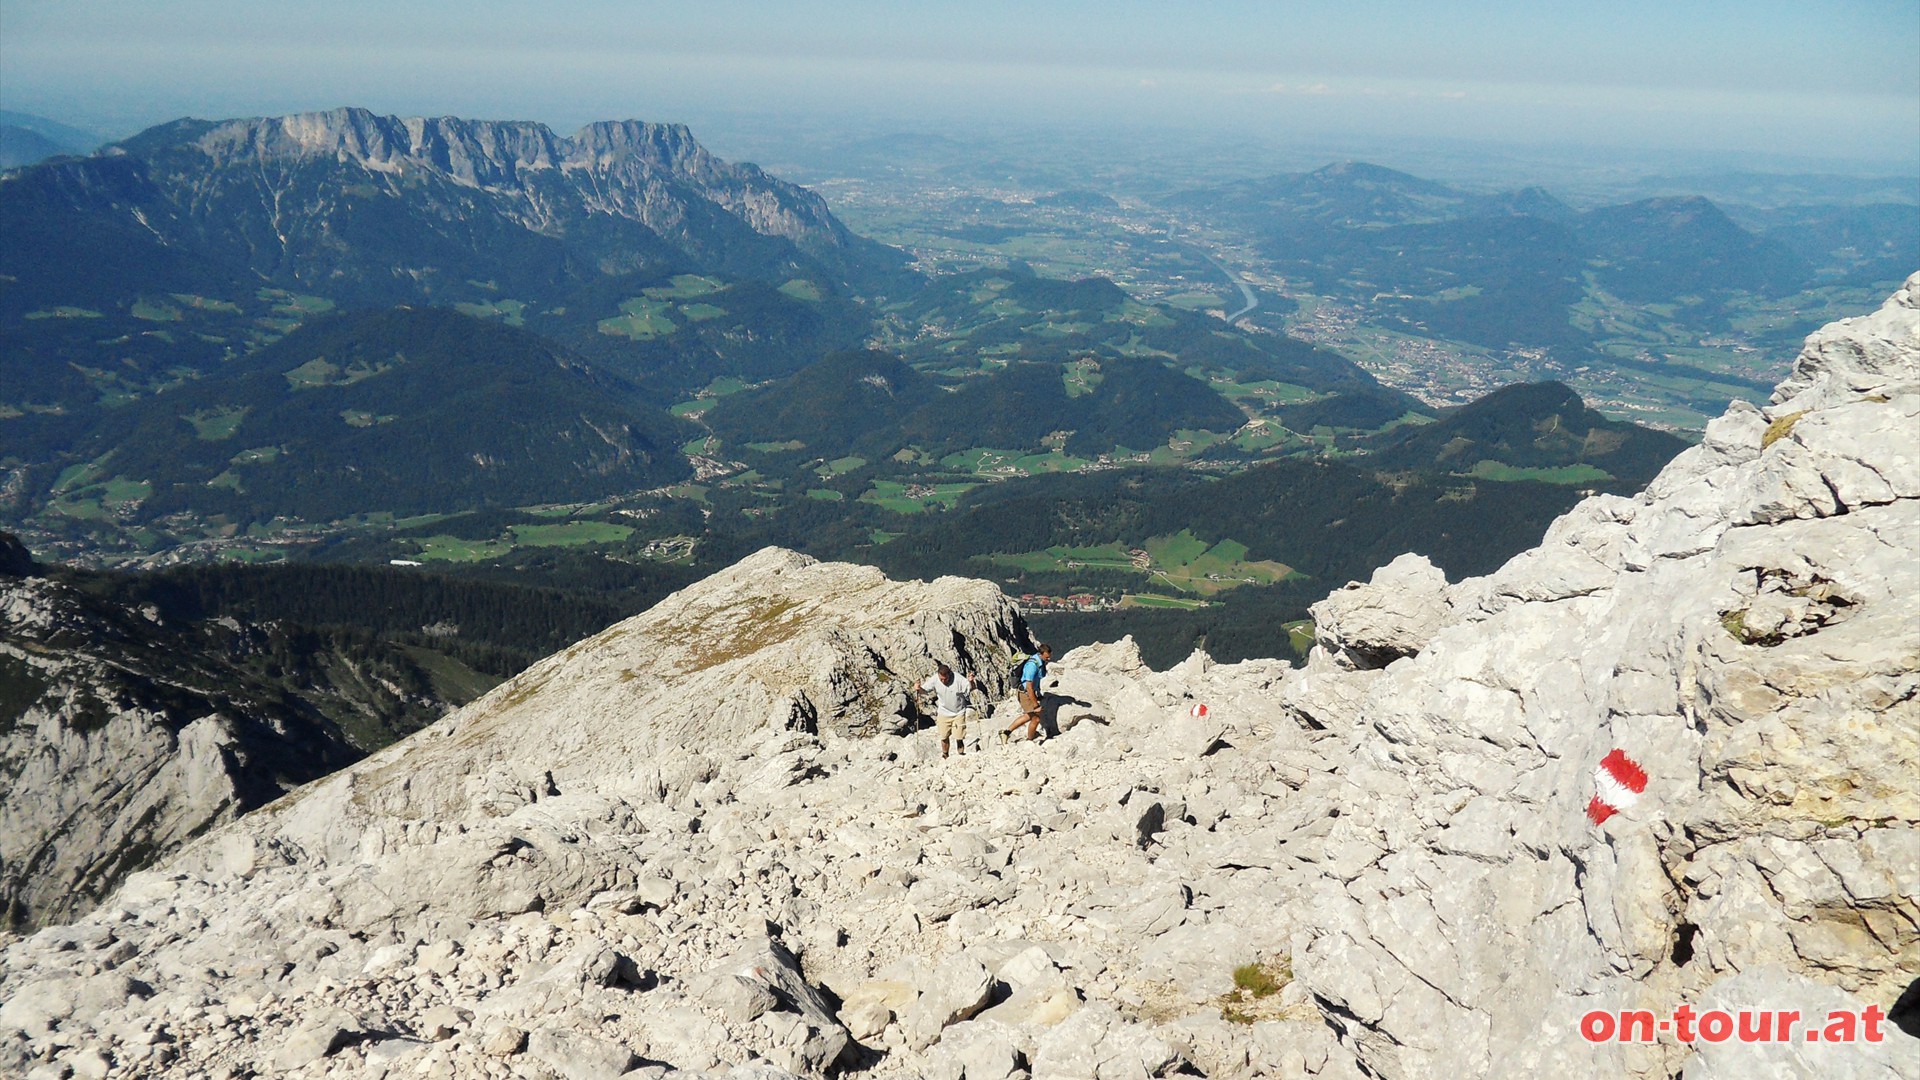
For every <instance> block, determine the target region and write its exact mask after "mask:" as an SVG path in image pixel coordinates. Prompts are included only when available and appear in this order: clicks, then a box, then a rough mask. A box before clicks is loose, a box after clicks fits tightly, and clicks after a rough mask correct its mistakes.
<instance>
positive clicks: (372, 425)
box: [81, 309, 692, 521]
mask: <svg viewBox="0 0 1920 1080" xmlns="http://www.w3.org/2000/svg"><path fill="white" fill-rule="evenodd" d="M691 434H692V429H691V428H690V427H689V426H687V425H685V424H684V423H683V422H682V421H679V420H676V419H674V418H673V417H670V416H668V415H667V414H666V413H665V412H664V411H663V410H661V409H659V408H658V407H656V406H653V405H650V404H648V403H647V402H646V399H645V397H644V395H643V394H642V393H641V391H640V390H639V389H638V388H637V387H635V386H633V385H632V384H630V383H627V382H625V381H624V380H621V379H618V378H616V377H613V376H610V375H608V374H606V373H605V372H603V371H600V370H596V369H594V368H592V367H590V366H588V365H586V364H583V363H581V362H580V361H578V360H576V359H574V358H571V357H569V356H568V355H567V354H566V353H564V352H562V351H560V350H558V349H556V348H554V347H553V346H552V345H550V344H548V343H547V342H545V341H543V340H542V339H540V338H538V337H535V336H534V335H532V334H529V333H526V332H525V331H520V330H515V329H512V328H510V327H506V326H501V325H497V324H494V323H490V322H485V321H481V320H477V319H473V318H470V317H467V316H464V315H460V314H457V313H455V312H450V311H443V310H432V309H429V310H424V311H412V310H406V309H399V310H394V311H385V312H374V313H366V314H354V315H337V316H331V317H328V318H324V319H321V320H318V321H316V322H314V323H312V324H309V325H307V326H305V327H302V328H301V329H300V330H298V331H296V332H294V333H293V334H291V335H289V336H288V337H287V338H285V339H284V340H282V341H280V342H278V343H276V344H274V345H272V346H269V347H268V348H266V349H263V350H261V351H260V352H258V353H255V354H254V355H252V356H249V357H246V358H244V359H241V360H236V361H234V362H233V363H232V364H231V365H229V367H228V368H227V369H226V370H224V371H223V372H222V373H221V375H220V377H219V378H216V379H206V380H201V381H197V382H194V383H190V384H188V385H185V386H182V387H179V388H177V389H174V390H171V391H169V392H167V393H164V394H160V395H157V396H154V397H151V398H145V399H142V400H140V401H138V402H135V403H132V404H129V405H127V406H124V407H122V408H121V409H120V410H118V412H117V414H116V415H115V416H114V417H113V420H112V422H111V423H109V424H106V425H103V427H102V428H101V430H98V431H96V432H94V433H93V434H92V435H91V437H90V438H89V440H88V441H87V442H86V443H84V444H83V447H84V449H83V450H82V451H81V453H82V456H83V458H84V459H85V460H89V461H91V462H93V463H94V464H93V465H91V466H90V469H91V471H92V472H93V473H94V474H95V475H96V476H97V477H99V478H102V479H104V478H106V477H117V478H119V480H120V481H121V482H122V483H124V484H131V485H146V487H147V489H148V491H147V493H146V494H145V495H144V499H145V501H146V502H147V504H148V509H149V511H150V512H151V513H155V514H166V513H172V512H178V511H191V512H195V513H199V514H219V513H228V514H232V515H234V516H236V517H238V518H241V519H243V520H244V519H252V518H258V517H261V516H271V515H287V516H290V517H298V518H302V519H306V520H317V521H325V520H329V519H332V518H337V517H344V516H347V515H351V514H355V513H365V512H369V511H375V510H382V511H391V512H395V513H402V514H411V513H425V512H432V511H445V510H454V509H463V508H468V507H474V506H480V505H489V504H491V505H502V504H504V505H516V504H521V503H527V502H544V501H560V500H569V499H591V498H595V497H598V496H601V495H606V494H610V493H612V492H615V491H622V490H630V489H632V488H635V487H646V486H652V485H656V484H661V483H668V482H671V481H673V480H676V479H678V478H680V477H682V476H684V475H686V474H687V465H686V462H685V460H684V459H683V458H682V457H681V456H680V454H679V446H680V444H681V443H682V442H684V441H685V440H686V438H687V437H688V436H689V435H691Z"/></svg>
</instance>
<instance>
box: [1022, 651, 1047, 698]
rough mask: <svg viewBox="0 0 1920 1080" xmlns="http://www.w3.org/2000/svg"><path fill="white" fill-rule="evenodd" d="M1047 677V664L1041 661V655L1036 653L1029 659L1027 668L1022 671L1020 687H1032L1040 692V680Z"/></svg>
mask: <svg viewBox="0 0 1920 1080" xmlns="http://www.w3.org/2000/svg"><path fill="white" fill-rule="evenodd" d="M1046 677H1047V662H1046V661H1045V660H1042V659H1040V654H1039V653H1035V654H1033V655H1032V656H1029V657H1027V663H1026V666H1025V667H1022V668H1021V669H1020V685H1021V686H1032V687H1033V688H1034V689H1035V690H1038V689H1039V688H1040V680H1041V679H1044V678H1046Z"/></svg>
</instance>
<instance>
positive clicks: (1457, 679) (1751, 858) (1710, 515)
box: [1284, 276, 1920, 1080]
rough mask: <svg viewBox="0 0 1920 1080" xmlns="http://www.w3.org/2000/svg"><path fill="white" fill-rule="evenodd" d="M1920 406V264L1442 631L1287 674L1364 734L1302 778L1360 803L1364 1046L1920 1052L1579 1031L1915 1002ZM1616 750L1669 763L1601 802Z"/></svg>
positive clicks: (1306, 937)
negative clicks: (1697, 440)
mask: <svg viewBox="0 0 1920 1080" xmlns="http://www.w3.org/2000/svg"><path fill="white" fill-rule="evenodd" d="M1916 431H1920V276H1916V277H1915V278H1913V279H1910V280H1909V281H1908V283H1907V285H1906V287H1905V288H1904V289H1902V290H1901V292H1900V293H1898V294H1897V295H1896V296H1894V297H1893V299H1892V300H1890V301H1889V302H1888V303H1887V305H1886V306H1885V307H1884V308H1883V309H1881V310H1880V311H1879V312H1877V313H1875V314H1873V315H1871V316H1867V317H1864V318H1861V319H1854V320H1848V321H1846V322H1842V323H1838V324H1835V325H1833V326H1830V327H1828V328H1826V329H1825V330H1822V331H1820V332H1819V333H1817V334H1815V335H1813V337H1811V338H1810V339H1809V341H1808V344H1807V348H1806V351H1805V352H1804V353H1803V354H1802V355H1801V358H1800V360H1799V362H1798V363H1797V364H1796V365H1795V368H1794V373H1793V375H1792V377H1791V378H1789V379H1788V381H1787V382H1786V383H1784V384H1783V385H1782V387H1781V390H1780V392H1779V394H1777V395H1776V397H1775V401H1774V404H1773V405H1771V406H1770V407H1769V408H1768V409H1766V410H1764V411H1762V410H1759V409H1755V408H1753V407H1751V406H1748V405H1745V404H1738V403H1737V404H1736V405H1735V406H1734V407H1733V408H1731V409H1730V410H1729V411H1728V412H1727V414H1726V415H1725V416H1723V417H1722V418H1721V419H1719V420H1718V421H1716V422H1715V423H1714V424H1713V425H1711V426H1710V427H1709V428H1708V431H1707V436H1706V439H1705V441H1704V443H1703V444H1702V445H1701V446H1699V447H1697V448H1695V449H1692V450H1689V451H1687V452H1686V453H1684V454H1682V455H1681V456H1680V457H1679V458H1677V459H1676V460H1675V461H1674V462H1673V463H1672V464H1671V465H1669V466H1668V467H1667V469H1666V470H1664V471H1663V472H1662V473H1661V474H1660V476H1659V477H1658V478H1657V479H1656V480H1655V481H1654V482H1653V484H1652V485H1651V486H1650V487H1649V488H1648V490H1647V491H1646V492H1645V493H1644V494H1642V495H1641V496H1639V497H1638V498H1635V499H1625V498H1618V497H1611V496H1601V497H1598V498H1593V499H1589V500H1587V501H1586V502H1584V503H1582V504H1580V506H1578V507H1577V508H1576V509H1575V510H1574V511H1573V512H1572V513H1570V514H1568V515H1567V516H1566V517H1564V518H1562V519H1561V520H1560V521H1558V522H1556V523H1555V525H1554V526H1553V527H1552V528H1551V529H1550V530H1549V531H1548V534H1547V536H1546V538H1545V539H1544V541H1543V542H1542V543H1541V545H1540V546H1539V547H1538V548H1536V549H1535V550H1533V551H1530V552H1527V553H1525V554H1523V555H1521V556H1519V557H1517V558H1515V559H1514V560H1513V561H1512V562H1510V563H1509V564H1508V565H1507V566H1505V567H1503V568H1502V569H1501V570H1500V571H1499V572H1497V573H1495V574H1492V575H1490V576H1488V577H1486V578H1482V579H1477V580H1471V581H1466V582H1462V583H1461V584H1459V585H1456V586H1454V587H1453V588H1452V589H1450V590H1448V593H1447V596H1446V604H1447V605H1448V606H1449V607H1450V608H1451V609H1452V612H1453V614H1452V616H1451V617H1450V619H1449V620H1448V622H1447V624H1446V625H1445V626H1443V627H1442V628H1441V629H1440V630H1439V631H1438V632H1437V633H1434V634H1432V635H1431V640H1430V641H1428V642H1427V643H1426V645H1425V646H1424V647H1423V648H1421V649H1420V650H1419V653H1418V655H1417V656H1413V657H1412V658H1410V659H1406V660H1403V661H1401V662H1399V663H1395V664H1393V665H1391V666H1389V667H1387V668H1386V669H1385V670H1380V671H1358V672H1354V671H1348V670H1344V669H1343V668H1342V667H1341V666H1340V665H1338V664H1336V663H1334V662H1333V661H1334V657H1333V655H1332V654H1331V653H1325V654H1322V655H1317V656H1316V657H1315V658H1314V660H1313V661H1312V662H1310V663H1309V665H1308V674H1307V675H1306V676H1305V677H1303V678H1301V679H1299V680H1297V681H1295V682H1294V683H1292V684H1291V685H1290V686H1289V687H1288V688H1287V690H1286V691H1285V694H1284V696H1285V697H1286V699H1287V700H1288V702H1289V705H1290V707H1291V708H1292V709H1293V710H1294V711H1295V712H1296V713H1297V714H1298V715H1299V716H1301V717H1302V718H1303V719H1310V721H1311V722H1312V723H1313V724H1315V725H1317V726H1320V727H1324V728H1326V729H1327V730H1329V731H1332V732H1336V733H1339V734H1340V735H1341V736H1342V737H1343V739H1342V741H1343V742H1344V744H1345V745H1344V746H1343V753H1344V757H1343V758H1342V759H1341V760H1339V761H1338V762H1337V763H1336V765H1335V767H1334V768H1333V770H1332V771H1331V773H1330V774H1329V775H1328V776H1326V777H1324V778H1316V780H1315V781H1313V782H1310V783H1309V784H1308V785H1306V787H1305V788H1304V789H1303V791H1302V795H1303V796H1306V797H1312V798H1317V799H1319V800H1322V801H1324V802H1326V803H1328V804H1331V805H1338V806H1341V807H1344V808H1346V812H1345V813H1343V814H1342V815H1341V817H1340V819H1339V821H1338V823H1337V824H1336V826H1335V827H1334V828H1333V829H1332V830H1330V832H1329V834H1328V838H1327V839H1328V844H1329V850H1330V851H1331V852H1336V853H1339V854H1338V855H1337V856H1336V857H1335V858H1334V859H1332V860H1331V861H1330V864H1329V866H1328V867H1327V872H1326V873H1325V874H1324V875H1323V876H1322V877H1321V878H1320V879H1319V880H1318V881H1315V882H1311V883H1309V884H1307V885H1306V886H1305V895H1306V897H1307V902H1306V904H1305V905H1304V906H1303V908H1302V909H1300V910H1298V911H1296V912H1295V917H1296V918H1297V920H1298V925H1299V931H1298V934H1297V936H1296V939H1295V949H1294V962H1295V970H1296V971H1297V972H1298V973H1299V975H1300V978H1301V980H1302V981H1303V982H1305V983H1306V984H1307V985H1308V986H1309V987H1310V988H1311V990H1312V992H1313V994H1314V996H1315V999H1316V1000H1317V1001H1318V1002H1319V1003H1320V1004H1321V1005H1322V1007H1323V1009H1324V1010H1325V1012H1326V1013H1327V1015H1328V1018H1329V1021H1330V1022H1331V1023H1332V1024H1333V1025H1334V1026H1335V1027H1337V1028H1338V1029H1339V1030H1340V1032H1341V1038H1342V1045H1343V1048H1344V1049H1346V1050H1348V1051H1349V1052H1350V1053H1352V1054H1353V1055H1354V1056H1355V1058H1356V1059H1357V1060H1358V1061H1359V1062H1360V1063H1362V1064H1364V1065H1365V1066H1366V1067H1367V1068H1368V1069H1370V1070H1371V1071H1372V1072H1373V1073H1375V1074H1377V1075H1382V1076H1405V1077H1422V1076H1436V1077H1437V1076H1459V1075H1487V1074H1500V1073H1505V1074H1512V1075H1540V1076H1544V1075H1565V1076H1576V1075H1596V1074H1604V1075H1631V1076H1668V1075H1672V1074H1673V1072H1674V1070H1675V1069H1676V1068H1678V1067H1680V1066H1682V1065H1683V1064H1685V1066H1686V1070H1687V1071H1686V1075H1687V1076H1688V1077H1689V1078H1693V1080H1698V1078H1700V1077H1704V1076H1732V1075H1754V1074H1756V1073H1758V1072H1762V1071H1765V1070H1768V1069H1779V1070H1786V1071H1784V1072H1782V1073H1781V1075H1787V1074H1789V1073H1791V1074H1793V1075H1823V1076H1843V1075H1845V1076H1853V1075H1858V1076H1887V1075H1896V1074H1898V1075H1913V1074H1914V1069H1915V1062H1916V1061H1920V1055H1916V1054H1915V1053H1914V1052H1913V1051H1914V1046H1913V1044H1911V1043H1908V1044H1907V1045H1906V1046H1904V1047H1899V1046H1879V1047H1868V1046H1855V1047H1849V1048H1846V1049H1844V1050H1842V1049H1838V1048H1832V1047H1829V1048H1826V1049H1825V1050H1822V1049H1821V1048H1820V1047H1813V1048H1808V1047H1807V1046H1806V1045H1805V1044H1804V1043H1797V1044H1770V1045H1762V1046H1743V1047H1741V1048H1740V1051H1739V1052H1738V1053H1735V1052H1733V1051H1732V1050H1730V1049H1729V1048H1727V1047H1724V1046H1723V1047H1715V1048H1713V1050H1712V1052H1711V1053H1708V1054H1704V1055H1702V1056H1701V1057H1700V1058H1698V1059H1695V1060H1694V1061H1692V1062H1690V1063H1689V1062H1687V1061H1686V1051H1685V1050H1684V1049H1683V1048H1680V1047H1678V1046H1676V1045H1675V1044H1674V1043H1673V1042H1671V1041H1663V1042H1661V1043H1657V1044H1638V1045H1636V1044H1620V1043H1610V1044H1603V1045H1589V1044H1587V1043H1586V1042H1585V1041H1584V1040H1583V1039H1581V1037H1580V1036H1579V1034H1578V1032H1579V1021H1580V1018H1581V1017H1582V1016H1583V1015H1584V1014H1585V1013H1586V1012H1587V1011H1588V1010H1590V1009H1596V1008H1599V1009H1612V1010H1620V1009H1638V1008H1645V1009H1651V1010H1654V1011H1655V1013H1656V1014H1658V1015H1660V1016H1663V1017H1664V1016H1667V1015H1668V1014H1669V1013H1670V1011H1671V1010H1672V1009H1673V1007H1674V1006H1675V1005H1677V1004H1695V1007H1700V1006H1698V1005H1697V1004H1696V1003H1698V1002H1702V1001H1707V1000H1716V999H1717V1000H1721V1001H1737V1002H1740V1003H1741V1004H1743V1005H1744V1006H1746V1007H1750V1008H1778V1009H1790V1008H1801V1009H1803V1012H1804V1014H1805V1015H1808V1016H1814V1015H1818V1016H1825V1012H1826V1007H1828V1006H1831V1007H1839V1005H1838V1004H1834V1003H1835V1002H1839V1003H1851V1005H1852V1007H1853V1008H1855V1009H1859V1008H1861V1007H1863V1006H1864V1005H1866V1004H1869V1003H1871V1004H1877V1005H1878V1006H1879V1007H1881V1008H1883V1009H1885V1008H1888V1007H1890V1006H1891V1005H1892V1004H1893V1002H1894V1000H1895V999H1896V998H1897V997H1898V996H1899V994H1900V993H1901V991H1902V990H1903V989H1904V988H1905V987H1907V986H1908V985H1909V983H1911V982H1912V981H1913V980H1914V979H1915V978H1916V976H1920V876H1916V872H1915V868H1916V867H1920V831H1917V830H1916V825H1920V702H1916V698H1915V695H1916V690H1920V606H1917V602H1920V601H1917V598H1920V588H1916V586H1920V561H1916V558H1915V542H1916V540H1920V441H1917V440H1916V436H1915V433H1916ZM1419 621H1420V620H1410V623H1414V622H1419ZM1409 629H1410V632H1411V631H1417V633H1416V636H1420V635H1424V634H1425V633H1426V631H1425V629H1424V626H1417V627H1416V626H1411V625H1410V627H1409ZM1373 636H1375V637H1377V636H1378V634H1377V632H1376V633H1375V634H1374V635H1373ZM1363 644H1364V642H1363ZM1615 749H1619V750H1622V751H1624V752H1625V754H1626V755H1627V756H1628V757H1630V758H1631V759H1632V760H1633V761H1635V762H1637V763H1639V765H1640V766H1641V767H1643V768H1644V770H1645V772H1646V773H1647V774H1648V775H1649V777H1650V781H1649V782H1648V784H1647V787H1646V790H1645V793H1644V795H1642V796H1641V798H1640V799H1639V801H1638V802H1637V803H1636V804H1635V805H1634V806H1633V807H1632V808H1630V809H1627V808H1622V812H1621V813H1620V814H1618V815H1617V816H1613V817H1610V818H1606V819H1605V823H1604V824H1602V825H1598V826H1596V825H1595V824H1593V822H1592V821H1591V820H1589V818H1588V816H1587V815H1586V813H1585V811H1586V809H1587V806H1588V803H1589V800H1590V798H1591V797H1593V796H1594V795H1595V794H1596V790H1595V782H1594V780H1593V779H1592V778H1591V774H1592V772H1593V770H1594V769H1595V768H1596V766H1597V765H1598V764H1599V763H1600V762H1601V760H1602V758H1603V757H1605V756H1607V755H1608V754H1609V753H1611V752H1612V751H1613V750H1615ZM1603 816H1604V815H1603ZM1736 987H1737V988H1738V989H1735V988H1736ZM1816 1007H1818V1009H1817V1011H1816ZM1892 1037H1893V1038H1894V1039H1896V1040H1899V1039H1904V1038H1906V1037H1905V1036H1903V1035H1900V1034H1899V1033H1897V1032H1896V1033H1894V1035H1893V1036H1892ZM1822 1054H1824V1055H1826V1056H1824V1057H1822V1056H1821V1055H1822ZM1896 1063H1903V1064H1899V1065H1898V1066H1897V1065H1896ZM1795 1070H1799V1071H1795Z"/></svg>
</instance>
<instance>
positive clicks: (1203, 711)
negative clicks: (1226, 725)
mask: <svg viewBox="0 0 1920 1080" xmlns="http://www.w3.org/2000/svg"><path fill="white" fill-rule="evenodd" d="M1187 715H1188V716H1191V717H1193V718H1194V719H1195V720H1204V719H1206V718H1207V703H1206V702H1204V701H1203V702H1201V703H1200V704H1198V705H1195V706H1194V707H1193V708H1191V709H1188V710H1187Z"/></svg>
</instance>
